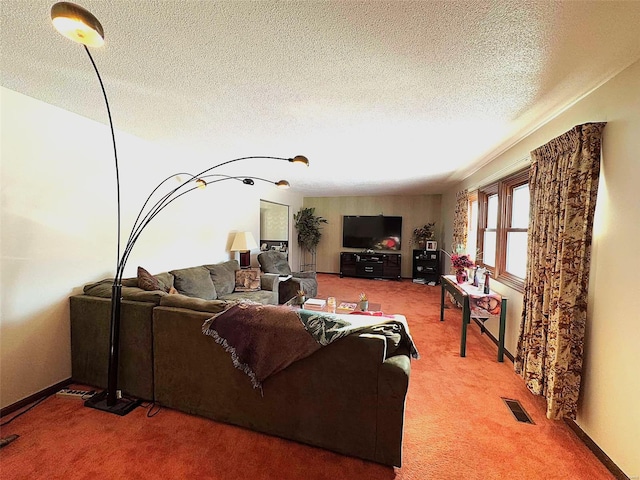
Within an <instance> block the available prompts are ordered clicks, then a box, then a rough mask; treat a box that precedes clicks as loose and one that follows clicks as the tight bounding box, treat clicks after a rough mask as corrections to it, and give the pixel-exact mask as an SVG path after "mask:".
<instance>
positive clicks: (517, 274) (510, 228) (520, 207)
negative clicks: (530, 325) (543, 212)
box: [469, 169, 529, 291]
mask: <svg viewBox="0 0 640 480" xmlns="http://www.w3.org/2000/svg"><path fill="white" fill-rule="evenodd" d="M469 207H470V210H471V208H472V205H471V203H470V205H469ZM528 227H529V170H528V169H527V170H523V171H521V172H518V173H516V174H514V175H511V176H509V177H507V178H504V179H502V180H500V181H498V182H497V183H494V184H491V185H487V186H485V187H482V188H480V189H479V190H478V229H477V243H478V246H477V249H478V252H479V255H478V258H476V262H477V263H478V264H480V265H482V266H483V267H485V268H488V269H489V270H491V274H492V275H493V277H494V278H496V279H497V280H498V281H499V282H501V283H504V284H506V285H508V286H510V287H512V288H515V289H517V290H520V291H523V290H524V277H525V274H526V268H527V231H528Z"/></svg>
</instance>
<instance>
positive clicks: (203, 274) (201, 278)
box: [170, 267, 218, 300]
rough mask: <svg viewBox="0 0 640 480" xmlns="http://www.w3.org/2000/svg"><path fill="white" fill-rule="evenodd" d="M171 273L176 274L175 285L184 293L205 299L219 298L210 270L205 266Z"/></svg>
mask: <svg viewBox="0 0 640 480" xmlns="http://www.w3.org/2000/svg"><path fill="white" fill-rule="evenodd" d="M170 273H171V274H172V275H173V276H174V281H173V285H174V286H175V287H176V290H178V292H179V293H181V294H182V295H186V296H188V297H196V298H202V299H204V300H215V299H216V298H218V294H217V293H216V287H215V286H214V284H213V281H212V280H211V275H210V274H209V270H208V269H206V268H205V267H191V268H183V269H180V270H172V271H171V272H170Z"/></svg>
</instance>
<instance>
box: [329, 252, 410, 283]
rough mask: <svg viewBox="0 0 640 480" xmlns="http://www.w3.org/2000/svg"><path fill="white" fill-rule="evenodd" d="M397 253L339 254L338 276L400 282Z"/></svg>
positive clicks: (399, 257) (400, 256) (398, 256)
mask: <svg viewBox="0 0 640 480" xmlns="http://www.w3.org/2000/svg"><path fill="white" fill-rule="evenodd" d="M401 260H402V255H401V254H399V253H353V252H342V253H340V276H341V277H345V276H346V277H361V278H385V279H391V280H400V278H401V277H400V267H401V264H402V261H401Z"/></svg>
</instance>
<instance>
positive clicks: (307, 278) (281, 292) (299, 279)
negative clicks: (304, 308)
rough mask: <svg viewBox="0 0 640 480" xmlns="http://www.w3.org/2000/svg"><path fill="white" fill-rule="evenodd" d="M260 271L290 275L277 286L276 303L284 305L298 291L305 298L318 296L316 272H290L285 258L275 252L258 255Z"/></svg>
mask: <svg viewBox="0 0 640 480" xmlns="http://www.w3.org/2000/svg"><path fill="white" fill-rule="evenodd" d="M258 263H259V264H260V269H261V270H262V271H263V272H264V273H277V274H278V275H291V278H290V279H288V280H285V281H281V282H280V283H279V284H278V303H285V302H287V301H288V300H291V299H292V298H293V297H295V296H296V294H297V293H298V290H304V291H305V293H306V295H307V297H315V296H316V295H317V294H318V280H317V279H316V272H292V271H291V267H290V266H289V262H288V261H287V257H286V255H285V254H284V253H282V252H278V251H276V250H268V251H266V252H262V253H260V254H259V255H258Z"/></svg>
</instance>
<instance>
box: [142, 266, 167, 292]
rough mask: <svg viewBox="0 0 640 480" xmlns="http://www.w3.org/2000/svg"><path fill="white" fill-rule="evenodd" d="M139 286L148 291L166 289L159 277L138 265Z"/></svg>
mask: <svg viewBox="0 0 640 480" xmlns="http://www.w3.org/2000/svg"><path fill="white" fill-rule="evenodd" d="M138 288H141V289H143V290H148V291H153V290H163V291H165V290H164V288H163V286H161V285H160V282H159V281H158V279H157V278H156V277H154V276H153V275H151V274H150V273H149V272H148V271H147V270H145V269H144V268H142V267H138Z"/></svg>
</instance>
